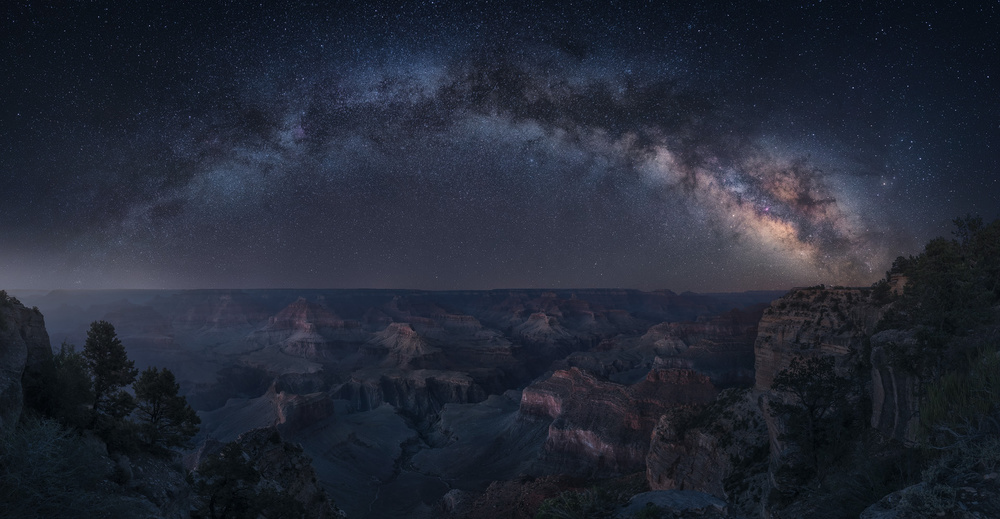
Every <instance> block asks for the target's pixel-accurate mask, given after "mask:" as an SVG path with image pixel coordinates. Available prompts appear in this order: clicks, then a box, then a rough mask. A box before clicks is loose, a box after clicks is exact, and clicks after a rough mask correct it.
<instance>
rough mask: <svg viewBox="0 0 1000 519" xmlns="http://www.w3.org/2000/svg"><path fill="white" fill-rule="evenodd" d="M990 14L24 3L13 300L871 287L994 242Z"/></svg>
mask: <svg viewBox="0 0 1000 519" xmlns="http://www.w3.org/2000/svg"><path fill="white" fill-rule="evenodd" d="M997 10H998V7H997V4H996V3H988V2H978V3H977V2H973V3H963V4H962V5H960V6H951V7H936V8H930V7H926V8H925V7H918V6H904V7H889V6H882V7H879V6H865V5H862V6H860V7H859V6H857V5H855V6H833V5H827V4H826V3H811V2H803V3H790V2H782V3H780V5H771V4H766V5H750V6H741V7H740V8H739V9H737V8H735V7H732V8H730V7H725V6H718V5H716V4H715V3H707V4H704V5H700V6H699V5H692V6H683V7H679V6H655V7H648V6H647V7H632V6H620V7H601V8H584V7H580V6H568V5H566V6H548V7H537V6H528V5H518V4H509V3H474V4H460V3H448V2H443V3H435V2H426V3H419V4H415V3H406V4H380V3H373V4H368V5H365V6H357V7H354V8H348V9H343V8H341V9H336V8H334V7H332V6H330V7H328V6H325V4H322V3H320V4H318V5H316V4H313V3H310V2H275V3H268V4H267V5H266V6H259V5H254V6H248V5H236V6H234V5H224V4H222V3H220V4H219V5H211V6H209V5H204V3H191V4H184V3H178V4H176V5H174V4H171V5H155V4H154V3H149V4H147V5H143V6H140V7H138V8H135V9H132V8H129V9H125V8H124V7H122V6H113V5H111V4H110V3H80V4H68V5H62V4H58V5H38V4H37V3H30V2H11V3H8V4H7V5H5V6H4V7H3V8H2V11H0V13H2V21H3V23H4V26H5V31H8V34H9V36H8V37H7V38H5V42H4V43H3V46H4V48H3V52H2V54H0V67H2V68H3V69H4V70H7V71H10V73H9V74H7V75H6V77H4V78H2V79H0V88H2V91H3V95H4V99H5V103H4V104H3V105H4V106H2V107H0V116H2V118H3V119H2V127H0V181H2V185H3V188H2V189H0V286H7V287H10V288H128V287H149V288H192V287H380V288H409V287H412V288H430V289H454V288H499V287H547V286H551V287H630V288H643V289H656V288H671V289H674V290H678V291H679V290H696V291H721V290H743V289H766V288H783V287H789V286H793V285H811V284H816V283H828V284H844V285H858V284H868V283H871V282H872V281H874V280H875V279H877V278H878V277H880V276H881V275H882V274H883V271H884V269H885V268H886V267H887V265H888V264H889V263H891V261H892V258H894V257H896V256H898V255H900V254H911V253H915V252H917V247H918V244H920V243H923V242H924V241H926V239H927V238H929V237H932V236H935V235H941V234H947V232H948V230H949V222H950V220H951V219H952V218H954V217H956V216H960V215H964V214H965V213H976V214H981V215H983V216H984V217H985V218H988V219H992V218H996V217H998V216H1000V184H998V180H997V178H998V167H997V165H998V160H997V157H996V146H997V144H998V143H1000V139H998V136H1000V129H998V126H997V123H996V121H998V120H1000V114H998V111H1000V108H998V106H1000V103H997V101H998V99H997V92H998V91H1000V90H998V89H997V86H998V85H997V77H998V74H1000V70H998V65H997V63H1000V59H997V58H1000V53H998V49H997V45H998V44H997V41H996V38H994V37H993V36H992V34H993V31H992V30H991V27H995V26H996V22H997V21H998V17H997V14H998V13H997Z"/></svg>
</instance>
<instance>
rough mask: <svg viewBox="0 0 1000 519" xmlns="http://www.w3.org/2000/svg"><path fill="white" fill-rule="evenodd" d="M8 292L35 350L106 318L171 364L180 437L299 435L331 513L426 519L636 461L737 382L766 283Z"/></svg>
mask: <svg viewBox="0 0 1000 519" xmlns="http://www.w3.org/2000/svg"><path fill="white" fill-rule="evenodd" d="M15 294H16V295H17V297H18V298H20V299H21V301H23V302H24V303H25V305H32V306H37V308H38V309H40V310H41V314H44V315H45V326H44V327H43V329H42V330H43V331H44V330H45V329H46V328H47V330H48V333H49V336H50V337H51V343H52V344H53V345H58V344H60V343H63V342H66V343H71V344H75V345H77V346H78V347H79V346H81V345H82V344H83V342H84V339H85V337H86V330H87V328H88V327H89V324H90V323H91V322H92V321H95V320H107V321H109V322H111V323H112V324H113V325H114V326H115V328H116V331H117V333H118V336H119V338H120V339H121V340H122V342H123V343H124V344H125V346H126V349H127V351H128V355H129V357H130V358H132V359H134V360H135V362H136V366H137V367H138V368H140V369H142V368H145V367H146V366H159V367H165V368H168V369H170V370H171V371H173V372H174V373H175V374H176V377H177V380H178V382H179V383H180V386H181V391H182V393H183V394H184V395H185V396H186V398H187V399H188V402H189V403H190V404H191V405H192V407H194V408H195V410H196V411H197V412H198V415H199V417H200V418H201V420H202V425H201V431H200V433H199V435H198V436H197V437H196V438H195V441H196V443H197V444H198V445H199V448H202V449H203V448H204V446H205V445H209V444H211V445H218V444H220V443H225V442H228V441H232V440H235V439H237V438H240V437H241V436H244V437H245V435H246V434H248V433H249V432H251V431H255V430H261V429H271V428H273V429H274V430H275V431H277V434H279V435H280V437H281V438H282V439H283V440H285V441H288V442H290V443H292V444H297V445H299V446H301V448H302V449H303V452H304V453H305V454H306V455H308V456H309V457H310V458H312V465H313V467H314V469H315V474H316V478H317V481H318V482H319V484H320V485H321V486H322V487H323V489H324V490H326V492H327V493H329V495H331V496H332V497H333V499H334V500H335V501H336V503H337V504H338V506H339V507H340V508H342V509H343V510H344V511H345V512H346V513H347V515H348V516H349V517H438V516H440V515H441V514H442V513H443V512H442V510H443V508H442V507H444V506H445V503H446V502H447V501H448V499H446V498H445V496H450V497H451V498H454V497H455V496H456V495H464V496H466V497H467V498H468V499H466V501H474V500H475V499H476V496H480V495H482V493H483V492H484V491H485V490H486V489H487V487H489V486H490V485H491V484H494V483H496V482H505V481H517V480H518V478H521V479H523V478H537V477H570V478H579V479H580V480H581V481H584V480H596V479H600V478H609V477H619V476H624V475H628V474H635V473H642V472H644V471H645V470H646V463H647V456H648V455H649V451H650V438H651V437H652V434H653V431H654V430H655V429H657V428H658V427H659V422H660V421H661V417H662V416H663V415H664V414H665V413H668V412H669V411H670V410H671V409H673V408H678V407H680V408H683V407H687V406H692V405H701V404H707V403H709V402H711V401H713V400H714V399H715V398H716V396H717V395H718V394H719V392H720V391H723V390H726V389H727V388H732V387H742V386H746V385H749V384H752V383H753V380H754V354H753V344H754V340H755V338H756V336H757V329H756V328H757V322H758V320H759V319H760V316H761V315H762V312H763V311H764V309H765V307H766V306H767V304H768V303H769V302H770V301H771V300H773V299H775V298H776V297H778V296H779V295H780V293H778V292H756V293H735V294H707V295H699V294H693V293H684V294H675V293H673V292H670V291H657V292H640V291H634V290H494V291H461V292H457V291H456V292H424V291H382V290H191V291H96V292H86V291H52V292H26V291H21V292H15ZM41 314H39V316H40V315H41ZM27 322H28V323H29V324H30V322H31V320H30V319H28V321H27ZM30 335H31V334H28V335H27V336H30Z"/></svg>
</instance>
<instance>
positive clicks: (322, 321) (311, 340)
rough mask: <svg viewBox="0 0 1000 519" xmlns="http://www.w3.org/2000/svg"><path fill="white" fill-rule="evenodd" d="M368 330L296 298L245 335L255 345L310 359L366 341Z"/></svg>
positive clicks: (331, 356)
mask: <svg viewBox="0 0 1000 519" xmlns="http://www.w3.org/2000/svg"><path fill="white" fill-rule="evenodd" d="M369 337H370V334H369V333H368V332H367V331H365V330H364V329H363V328H362V327H361V323H359V322H357V321H351V320H344V319H341V318H340V317H338V316H337V315H336V314H335V313H333V312H331V311H329V310H327V309H326V308H324V307H323V306H322V305H320V304H318V303H312V302H309V301H307V300H306V299H305V298H304V297H300V298H298V299H297V300H296V301H295V302H293V303H292V304H290V305H288V306H287V307H285V308H284V309H282V310H281V311H280V312H278V313H277V314H276V315H274V316H271V317H270V318H268V320H267V324H266V325H265V326H263V327H262V328H260V329H258V330H255V331H254V332H253V333H251V334H249V335H248V336H247V338H246V342H247V343H249V344H254V345H257V346H258V347H267V346H270V345H277V347H278V349H279V350H280V351H281V352H282V353H285V354H287V355H291V356H295V357H305V358H307V359H311V360H320V361H323V360H328V359H334V358H336V357H338V356H343V355H344V351H341V350H343V349H344V348H347V349H348V350H349V349H350V348H351V346H352V345H353V346H354V348H355V349H356V347H357V345H359V344H361V343H363V342H365V341H366V340H368V338H369Z"/></svg>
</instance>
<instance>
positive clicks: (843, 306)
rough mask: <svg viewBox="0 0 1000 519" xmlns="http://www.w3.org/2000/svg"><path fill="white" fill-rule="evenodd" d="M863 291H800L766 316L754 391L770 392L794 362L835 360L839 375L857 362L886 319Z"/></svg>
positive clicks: (756, 353)
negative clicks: (866, 342) (815, 358)
mask: <svg viewBox="0 0 1000 519" xmlns="http://www.w3.org/2000/svg"><path fill="white" fill-rule="evenodd" d="M869 292H870V291H869V290H868V289H863V288H823V287H810V288H797V289H794V290H792V291H791V292H789V293H788V294H786V295H785V296H784V297H782V298H781V299H777V300H775V301H774V302H772V303H771V306H770V307H769V308H768V309H767V310H765V311H764V315H763V317H761V320H760V325H759V326H758V332H757V341H756V342H755V344H754V371H755V376H756V382H755V389H757V390H759V391H767V390H769V389H770V388H771V384H772V383H773V382H774V377H775V375H777V374H778V372H780V371H781V370H783V369H786V368H788V366H789V365H790V364H791V362H792V359H794V358H797V357H798V358H802V357H813V356H832V357H834V358H835V359H836V361H837V362H836V367H837V369H838V370H840V371H842V372H845V371H846V370H847V368H848V367H849V366H848V364H849V363H851V362H856V361H858V360H859V358H858V355H859V354H860V352H861V351H862V349H863V348H862V343H863V341H864V339H865V337H868V336H869V335H871V333H872V332H873V331H874V330H875V325H876V324H878V321H879V319H881V317H882V310H881V309H880V308H879V307H877V306H876V305H874V304H872V303H870V302H869Z"/></svg>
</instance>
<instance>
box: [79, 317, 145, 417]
mask: <svg viewBox="0 0 1000 519" xmlns="http://www.w3.org/2000/svg"><path fill="white" fill-rule="evenodd" d="M83 358H84V359H86V361H87V368H88V369H89V370H90V374H91V376H92V377H93V379H94V386H93V390H94V418H93V423H94V424H96V423H97V421H98V420H101V419H104V418H105V417H107V418H111V419H113V420H114V421H119V420H121V419H123V418H125V417H126V416H128V415H129V413H131V412H132V408H133V407H134V406H135V403H134V401H133V400H132V397H131V396H130V395H129V394H128V393H126V392H125V391H124V388H125V387H126V386H128V385H129V384H131V383H132V382H134V381H135V376H136V374H138V370H136V369H135V363H134V362H133V361H131V360H129V358H128V354H126V353H125V346H123V345H122V341H121V340H119V339H118V336H117V334H115V327H114V326H112V325H111V323H109V322H107V321H95V322H93V323H91V325H90V330H88V331H87V342H86V343H85V344H84V346H83Z"/></svg>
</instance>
